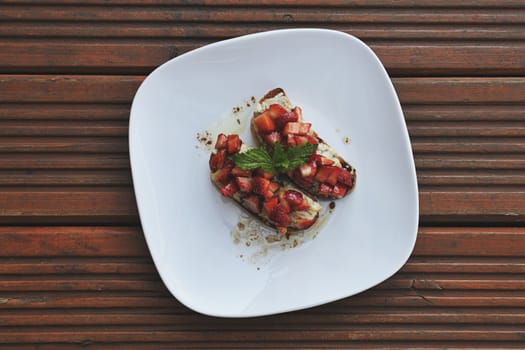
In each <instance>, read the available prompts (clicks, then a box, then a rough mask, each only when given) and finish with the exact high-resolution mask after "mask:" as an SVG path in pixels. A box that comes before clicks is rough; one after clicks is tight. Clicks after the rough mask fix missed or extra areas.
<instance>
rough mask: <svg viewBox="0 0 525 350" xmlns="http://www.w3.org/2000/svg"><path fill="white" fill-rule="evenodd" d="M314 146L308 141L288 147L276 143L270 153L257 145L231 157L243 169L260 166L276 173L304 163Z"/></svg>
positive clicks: (315, 146)
mask: <svg viewBox="0 0 525 350" xmlns="http://www.w3.org/2000/svg"><path fill="white" fill-rule="evenodd" d="M316 148H317V145H312V144H310V143H307V144H304V145H301V146H293V147H288V148H284V147H283V146H282V145H281V144H280V143H276V144H275V145H274V148H273V151H272V154H271V155H270V153H269V152H268V150H267V149H266V148H265V147H257V148H252V149H249V150H248V151H246V152H243V153H237V154H235V155H234V156H233V157H232V158H233V161H234V162H235V165H236V166H238V167H239V168H241V169H243V170H252V169H257V168H262V169H263V170H264V171H265V172H267V173H273V174H276V173H279V172H284V171H286V170H289V169H294V168H296V167H298V166H300V165H302V164H304V163H306V161H307V160H308V158H310V156H311V155H312V153H313V152H314V151H315V149H316Z"/></svg>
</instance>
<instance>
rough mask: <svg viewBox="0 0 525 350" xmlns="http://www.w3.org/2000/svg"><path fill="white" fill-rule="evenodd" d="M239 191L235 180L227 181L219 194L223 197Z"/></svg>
mask: <svg viewBox="0 0 525 350" xmlns="http://www.w3.org/2000/svg"><path fill="white" fill-rule="evenodd" d="M237 191H239V188H238V187H237V185H236V184H235V181H230V182H228V183H227V184H226V185H225V186H223V187H222V188H221V194H222V195H223V196H224V197H231V196H233V194H234V193H236V192H237Z"/></svg>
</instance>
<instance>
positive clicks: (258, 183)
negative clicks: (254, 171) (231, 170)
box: [252, 176, 270, 196]
mask: <svg viewBox="0 0 525 350" xmlns="http://www.w3.org/2000/svg"><path fill="white" fill-rule="evenodd" d="M252 183H253V188H252V190H253V193H257V194H260V195H261V196H264V195H266V192H267V191H268V187H269V186H270V180H268V179H265V178H264V177H259V176H257V177H254V178H253V181H252Z"/></svg>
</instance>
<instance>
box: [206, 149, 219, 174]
mask: <svg viewBox="0 0 525 350" xmlns="http://www.w3.org/2000/svg"><path fill="white" fill-rule="evenodd" d="M208 164H209V166H210V170H211V171H216V170H217V169H218V167H217V154H215V153H212V154H210V160H209V161H208Z"/></svg>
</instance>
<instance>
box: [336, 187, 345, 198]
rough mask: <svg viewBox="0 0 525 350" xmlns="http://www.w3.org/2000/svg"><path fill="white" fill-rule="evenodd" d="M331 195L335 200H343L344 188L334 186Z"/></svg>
mask: <svg viewBox="0 0 525 350" xmlns="http://www.w3.org/2000/svg"><path fill="white" fill-rule="evenodd" d="M333 194H334V196H335V197H337V198H343V197H344V196H345V194H346V186H345V185H340V184H337V185H335V186H334V189H333Z"/></svg>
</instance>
